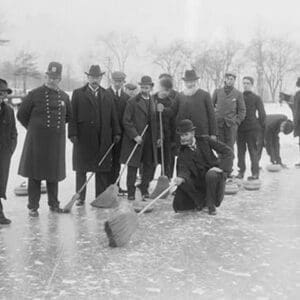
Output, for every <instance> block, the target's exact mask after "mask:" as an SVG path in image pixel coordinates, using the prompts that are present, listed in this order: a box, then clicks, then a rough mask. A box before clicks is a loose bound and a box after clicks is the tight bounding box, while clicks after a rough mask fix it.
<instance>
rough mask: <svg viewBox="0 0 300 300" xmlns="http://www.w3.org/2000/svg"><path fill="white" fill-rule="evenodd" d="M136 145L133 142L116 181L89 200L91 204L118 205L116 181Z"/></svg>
mask: <svg viewBox="0 0 300 300" xmlns="http://www.w3.org/2000/svg"><path fill="white" fill-rule="evenodd" d="M147 128H148V125H146V126H145V128H144V130H143V132H142V134H141V137H143V136H144V134H145V132H146V130H147ZM138 146H139V144H135V146H134V148H133V149H132V151H131V153H130V155H129V157H128V159H127V161H126V162H125V164H124V166H123V168H122V170H121V172H120V174H119V177H118V178H117V180H116V182H115V183H114V184H111V185H110V186H109V187H107V188H106V190H105V191H104V192H102V193H101V194H100V195H98V196H97V198H96V199H95V200H94V201H93V202H91V205H92V206H94V207H100V208H112V207H116V206H117V205H118V191H119V187H118V183H119V181H120V179H121V177H122V175H123V173H124V171H125V169H126V167H127V165H128V163H129V161H130V160H131V158H132V156H133V154H134V152H135V151H136V149H137V147H138Z"/></svg>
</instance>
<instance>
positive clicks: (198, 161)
mask: <svg viewBox="0 0 300 300" xmlns="http://www.w3.org/2000/svg"><path fill="white" fill-rule="evenodd" d="M195 131H196V127H195V126H194V125H193V123H192V121H191V120H182V121H181V122H180V123H179V124H178V128H177V132H178V134H179V135H180V142H181V145H182V146H181V148H180V152H179V156H178V166H177V178H176V179H175V183H176V184H177V185H178V188H177V190H176V195H175V197H174V200H173V208H174V210H175V212H177V211H183V210H191V209H197V210H202V209H203V208H204V207H207V208H208V212H209V214H210V215H215V214H216V207H219V206H220V204H221V202H222V200H223V197H224V189H225V182H226V177H227V174H228V173H229V172H230V171H231V168H232V164H233V157H234V155H233V151H232V150H231V148H230V147H229V146H227V145H225V144H224V143H222V142H219V141H216V140H215V139H212V138H211V137H210V136H208V135H203V136H200V137H197V136H196V135H195ZM213 151H214V152H216V153H217V155H218V157H217V156H215V154H214V152H213Z"/></svg>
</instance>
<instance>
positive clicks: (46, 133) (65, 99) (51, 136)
mask: <svg viewBox="0 0 300 300" xmlns="http://www.w3.org/2000/svg"><path fill="white" fill-rule="evenodd" d="M61 74H62V65H61V64H60V63H57V62H51V63H50V64H49V66H48V71H47V72H46V83H45V84H44V85H42V86H41V87H38V88H36V89H34V90H32V91H30V92H29V94H28V95H27V96H26V98H25V99H24V101H23V102H22V104H21V106H20V108H19V111H18V114H17V118H18V120H19V121H20V122H21V124H22V125H23V126H24V127H25V128H26V129H27V134H26V139H25V143H24V147H23V152H22V156H21V161H20V166H19V174H20V175H21V176H24V177H27V178H28V200H29V203H28V208H29V214H30V216H33V217H36V216H38V208H39V201H40V196H41V181H42V180H46V182H47V194H48V205H49V207H50V210H51V211H53V212H57V213H61V212H63V210H62V209H61V208H60V207H59V201H58V182H59V181H62V180H63V179H64V178H65V177H66V167H65V148H66V129H65V127H66V126H65V125H66V123H67V122H69V120H70V118H71V105H70V100H69V96H68V95H67V94H66V93H65V92H64V91H62V90H61V89H60V88H59V83H60V81H61Z"/></svg>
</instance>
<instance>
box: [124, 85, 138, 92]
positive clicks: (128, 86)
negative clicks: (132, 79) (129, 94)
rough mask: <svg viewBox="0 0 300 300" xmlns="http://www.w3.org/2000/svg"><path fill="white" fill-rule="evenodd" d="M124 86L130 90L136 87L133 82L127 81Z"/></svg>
mask: <svg viewBox="0 0 300 300" xmlns="http://www.w3.org/2000/svg"><path fill="white" fill-rule="evenodd" d="M125 88H126V89H128V90H130V91H134V90H136V89H137V86H136V85H135V84H133V83H127V84H125Z"/></svg>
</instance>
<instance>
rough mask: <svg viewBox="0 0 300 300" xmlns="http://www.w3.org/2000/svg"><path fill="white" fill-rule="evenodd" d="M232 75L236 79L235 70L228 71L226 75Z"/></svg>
mask: <svg viewBox="0 0 300 300" xmlns="http://www.w3.org/2000/svg"><path fill="white" fill-rule="evenodd" d="M229 76H232V77H233V78H234V79H236V75H235V74H234V73H233V72H226V73H225V77H229Z"/></svg>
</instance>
